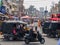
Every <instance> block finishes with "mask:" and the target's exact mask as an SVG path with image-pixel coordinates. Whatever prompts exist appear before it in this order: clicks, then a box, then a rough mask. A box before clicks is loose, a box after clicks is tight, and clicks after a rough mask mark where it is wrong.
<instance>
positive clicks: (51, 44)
mask: <svg viewBox="0 0 60 45" xmlns="http://www.w3.org/2000/svg"><path fill="white" fill-rule="evenodd" d="M44 38H45V41H46V42H45V44H40V43H39V42H31V43H30V44H29V45H57V40H56V39H53V38H47V37H44ZM0 44H1V45H26V44H25V43H24V41H3V40H2V39H1V40H0Z"/></svg>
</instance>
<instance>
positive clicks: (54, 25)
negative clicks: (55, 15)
mask: <svg viewBox="0 0 60 45" xmlns="http://www.w3.org/2000/svg"><path fill="white" fill-rule="evenodd" d="M59 30H60V26H59V23H58V22H56V21H52V22H51V23H50V25H49V30H48V34H47V35H48V37H54V38H56V37H58V32H59Z"/></svg>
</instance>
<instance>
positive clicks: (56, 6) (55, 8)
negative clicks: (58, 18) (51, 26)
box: [51, 4, 59, 14]
mask: <svg viewBox="0 0 60 45" xmlns="http://www.w3.org/2000/svg"><path fill="white" fill-rule="evenodd" d="M58 11H59V10H58V4H55V5H54V6H52V8H51V13H53V14H57V13H58Z"/></svg>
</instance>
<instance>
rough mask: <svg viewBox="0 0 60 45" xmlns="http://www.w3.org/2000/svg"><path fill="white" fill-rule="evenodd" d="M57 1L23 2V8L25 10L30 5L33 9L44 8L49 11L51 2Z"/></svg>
mask: <svg viewBox="0 0 60 45" xmlns="http://www.w3.org/2000/svg"><path fill="white" fill-rule="evenodd" d="M58 1H59V0H24V6H25V8H29V6H30V5H34V6H35V8H37V9H38V10H39V8H40V7H44V8H45V7H46V6H47V9H48V11H50V8H51V6H52V2H54V4H55V3H58Z"/></svg>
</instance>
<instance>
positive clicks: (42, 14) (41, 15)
mask: <svg viewBox="0 0 60 45" xmlns="http://www.w3.org/2000/svg"><path fill="white" fill-rule="evenodd" d="M43 16H44V7H40V16H39V17H40V18H42V17H43Z"/></svg>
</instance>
